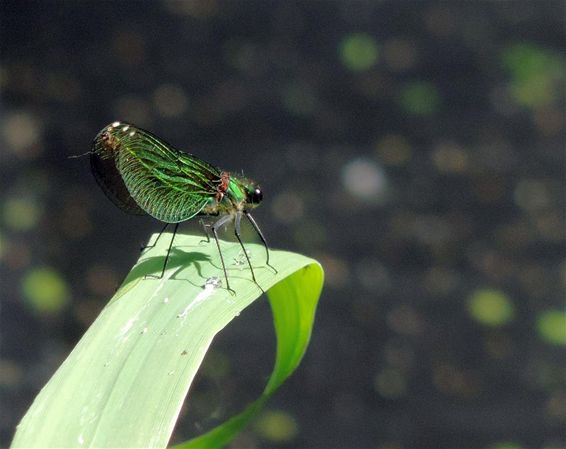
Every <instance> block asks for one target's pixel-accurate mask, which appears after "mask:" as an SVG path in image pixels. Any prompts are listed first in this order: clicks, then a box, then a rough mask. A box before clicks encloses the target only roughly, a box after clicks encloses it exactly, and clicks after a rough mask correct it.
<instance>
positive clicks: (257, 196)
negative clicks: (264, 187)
mask: <svg viewBox="0 0 566 449" xmlns="http://www.w3.org/2000/svg"><path fill="white" fill-rule="evenodd" d="M262 199H263V193H262V192H261V189H260V188H259V187H254V189H253V190H252V192H251V194H250V201H251V202H252V203H253V204H259V203H261V200H262Z"/></svg>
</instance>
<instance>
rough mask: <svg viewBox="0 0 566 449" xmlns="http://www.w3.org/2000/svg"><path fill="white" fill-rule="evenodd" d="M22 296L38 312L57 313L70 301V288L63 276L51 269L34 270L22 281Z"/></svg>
mask: <svg viewBox="0 0 566 449" xmlns="http://www.w3.org/2000/svg"><path fill="white" fill-rule="evenodd" d="M22 294H23V295H24V298H25V300H26V302H27V304H28V305H29V306H30V307H31V308H32V309H33V310H34V311H36V312H38V313H40V314H43V313H56V312H58V311H60V310H61V309H63V308H64V307H65V306H66V305H67V303H68V301H69V288H68V287H67V284H66V282H65V281H64V280H63V278H62V277H61V275H60V274H59V273H58V272H57V271H55V270H53V269H51V268H34V269H32V270H30V271H29V272H28V273H27V274H26V275H25V276H24V278H23V280H22Z"/></svg>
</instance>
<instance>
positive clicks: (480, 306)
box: [468, 289, 515, 327]
mask: <svg viewBox="0 0 566 449" xmlns="http://www.w3.org/2000/svg"><path fill="white" fill-rule="evenodd" d="M468 311H469V313H470V315H471V317H472V318H473V319H474V320H476V321H479V322H480V323H482V324H484V325H486V326H493V327H497V326H502V325H504V324H507V323H509V322H510V321H512V320H513V318H514V316H515V309H514V307H513V303H512V302H511V300H510V299H509V297H508V296H507V295H506V294H505V293H503V292H501V291H499V290H492V289H482V290H477V291H476V292H474V293H473V294H472V296H471V297H470V298H469V300H468Z"/></svg>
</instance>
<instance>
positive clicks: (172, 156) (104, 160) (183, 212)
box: [90, 122, 269, 290]
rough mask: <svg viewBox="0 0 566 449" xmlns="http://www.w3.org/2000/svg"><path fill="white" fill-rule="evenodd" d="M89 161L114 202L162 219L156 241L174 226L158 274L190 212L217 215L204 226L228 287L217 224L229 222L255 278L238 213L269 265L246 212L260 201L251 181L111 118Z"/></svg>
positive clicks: (222, 224)
mask: <svg viewBox="0 0 566 449" xmlns="http://www.w3.org/2000/svg"><path fill="white" fill-rule="evenodd" d="M90 161H91V167H92V172H93V174H94V177H95V178H96V180H97V182H98V184H99V185H100V187H101V188H102V190H103V191H104V193H105V194H106V196H107V197H108V198H109V199H110V200H112V202H113V203H114V204H115V205H116V206H118V207H119V208H120V209H122V210H123V211H125V212H127V213H131V214H137V215H145V214H148V215H151V216H152V217H154V218H156V219H157V220H160V221H162V222H165V227H164V228H163V229H162V230H161V232H160V234H159V236H158V237H157V238H158V239H159V237H160V236H161V234H162V233H163V231H165V229H166V228H167V226H168V225H169V224H174V229H173V236H172V238H171V242H170V244H169V249H168V251H167V255H166V256H165V260H164V262H163V269H162V271H161V276H158V277H162V276H163V274H164V273H165V269H166V267H167V261H168V259H169V253H170V252H171V247H172V246H173V240H174V239H175V234H176V233H177V228H178V227H179V223H180V222H183V221H186V220H189V219H191V218H193V217H196V216H218V217H219V218H218V220H216V222H214V223H213V224H212V225H210V229H211V230H212V235H213V236H214V240H215V241H216V246H217V247H218V252H219V253H220V261H221V263H222V269H223V271H224V277H225V279H226V287H227V288H228V290H231V289H230V284H229V281H228V273H227V272H226V264H225V262H224V257H223V255H222V250H221V249H220V243H219V241H218V230H219V229H220V228H221V227H222V226H224V225H226V224H227V223H229V222H231V221H233V222H234V234H235V236H236V239H237V240H238V242H239V243H240V246H241V247H242V250H243V253H244V255H245V256H246V260H247V262H248V265H249V267H250V270H251V274H252V279H253V280H254V282H256V278H255V274H254V270H253V267H252V264H251V261H250V258H249V255H248V253H247V251H246V249H245V247H244V244H243V242H242V239H241V236H240V223H241V219H242V216H245V217H247V218H248V220H249V221H250V223H251V225H252V226H253V228H254V229H255V231H256V232H257V234H258V236H259V238H260V239H261V241H262V242H263V245H264V246H265V251H266V254H267V265H269V248H268V246H267V241H266V240H265V237H264V236H263V234H262V232H261V230H260V229H259V226H258V225H257V223H256V221H255V220H254V218H253V217H252V215H251V213H250V211H251V210H252V209H254V208H255V207H256V206H258V205H259V203H261V201H262V199H263V193H262V191H261V189H260V188H259V186H258V185H257V184H256V183H254V182H253V181H251V180H249V179H246V178H243V177H240V176H235V175H233V174H231V173H229V172H227V171H225V170H221V169H219V168H217V167H215V166H213V165H211V164H209V163H208V162H205V161H203V160H202V159H199V158H197V157H196V156H193V155H192V154H188V153H185V152H182V151H179V150H177V149H175V148H173V147H172V146H170V145H169V144H167V143H165V142H164V141H162V140H161V139H159V138H158V137H156V136H154V135H153V134H151V133H149V132H148V131H144V130H143V129H140V128H137V127H136V126H134V125H131V124H128V123H124V122H114V123H112V124H110V125H108V126H105V127H104V128H103V129H102V130H101V131H100V132H99V133H98V135H97V136H96V138H95V139H94V142H93V145H92V149H91V152H90ZM207 236H208V232H207ZM154 244H155V243H154ZM256 283H257V282H256Z"/></svg>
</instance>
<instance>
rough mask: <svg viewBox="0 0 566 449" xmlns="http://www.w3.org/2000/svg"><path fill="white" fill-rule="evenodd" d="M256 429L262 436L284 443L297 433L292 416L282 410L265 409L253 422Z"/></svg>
mask: <svg viewBox="0 0 566 449" xmlns="http://www.w3.org/2000/svg"><path fill="white" fill-rule="evenodd" d="M255 428H256V431H257V433H258V434H259V435H261V437H262V438H264V439H266V440H269V441H272V442H275V443H284V442H288V441H291V440H292V439H293V438H295V436H296V435H297V424H296V423H295V420H294V419H293V417H292V416H291V415H290V414H288V413H286V412H282V411H273V410H271V411H266V412H265V413H263V414H262V415H261V416H260V417H259V418H258V420H257V421H256V423H255Z"/></svg>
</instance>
